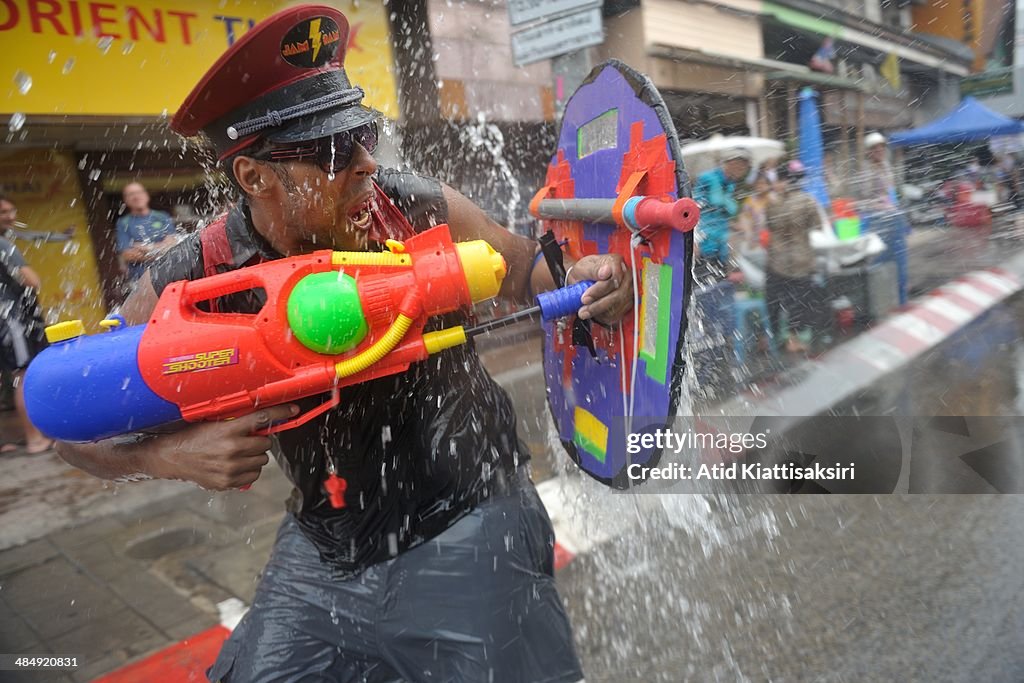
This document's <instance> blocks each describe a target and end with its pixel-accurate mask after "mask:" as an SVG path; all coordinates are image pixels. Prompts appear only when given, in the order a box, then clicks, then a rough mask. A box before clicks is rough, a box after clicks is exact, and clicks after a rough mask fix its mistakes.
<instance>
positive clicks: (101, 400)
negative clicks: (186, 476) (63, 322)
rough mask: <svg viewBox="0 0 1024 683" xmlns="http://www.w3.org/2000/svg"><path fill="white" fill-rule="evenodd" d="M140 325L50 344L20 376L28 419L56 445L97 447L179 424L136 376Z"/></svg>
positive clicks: (175, 413)
mask: <svg viewBox="0 0 1024 683" xmlns="http://www.w3.org/2000/svg"><path fill="white" fill-rule="evenodd" d="M145 330H146V327H145V326H144V325H138V326H135V327H121V328H118V329H115V330H114V331H112V332H107V333H104V334H97V335H91V336H76V337H73V338H71V339H67V340H64V341H58V342H55V343H53V344H51V345H50V346H49V347H48V348H46V349H45V350H43V352H42V353H40V354H39V355H38V356H36V357H35V359H34V360H33V361H32V363H31V364H30V365H29V367H28V370H27V371H26V373H25V407H26V410H27V411H28V416H29V419H30V420H32V423H33V424H34V425H35V426H36V427H38V428H39V430H40V431H42V432H43V433H44V434H46V435H47V436H50V437H52V438H54V439H59V440H61V441H78V442H86V441H99V440H100V439H106V438H108V437H111V436H116V435H118V434H126V433H129V432H136V431H140V430H143V429H148V428H150V427H155V426H157V425H161V424H166V423H168V422H174V421H176V420H180V419H181V411H180V410H178V407H177V406H176V405H174V404H173V403H171V402H169V401H165V400H164V399H162V398H160V397H159V396H157V395H156V394H155V393H153V392H152V391H151V390H150V388H149V387H148V386H146V383H145V382H144V381H143V379H142V375H141V374H140V373H139V363H138V350H139V341H140V340H141V339H142V333H143V332H145Z"/></svg>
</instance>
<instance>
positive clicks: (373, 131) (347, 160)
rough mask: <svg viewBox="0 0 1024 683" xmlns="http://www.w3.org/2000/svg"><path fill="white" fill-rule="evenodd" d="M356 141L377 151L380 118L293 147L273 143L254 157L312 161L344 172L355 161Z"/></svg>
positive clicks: (326, 171) (266, 159)
mask: <svg viewBox="0 0 1024 683" xmlns="http://www.w3.org/2000/svg"><path fill="white" fill-rule="evenodd" d="M356 143H358V144H359V146H361V147H362V148H363V149H365V150H366V151H367V152H369V153H370V154H373V152H374V150H375V149H377V123H376V121H373V122H370V123H365V124H363V125H361V126H359V127H358V128H353V129H352V130H346V131H343V132H341V133H335V134H334V135H330V136H328V137H325V138H317V139H316V140H307V141H303V142H300V143H297V144H295V145H292V146H290V147H271V148H270V149H269V150H267V151H264V152H260V153H259V154H255V155H253V158H254V159H259V160H261V161H308V162H313V163H315V164H316V165H317V166H319V167H320V168H321V169H323V171H324V173H340V172H341V171H344V170H345V169H346V168H348V165H349V164H351V163H352V155H353V154H355V149H356Z"/></svg>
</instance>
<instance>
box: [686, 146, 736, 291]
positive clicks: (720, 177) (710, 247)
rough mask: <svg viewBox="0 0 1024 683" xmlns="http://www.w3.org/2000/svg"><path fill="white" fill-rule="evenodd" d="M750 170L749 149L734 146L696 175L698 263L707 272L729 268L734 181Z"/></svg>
mask: <svg viewBox="0 0 1024 683" xmlns="http://www.w3.org/2000/svg"><path fill="white" fill-rule="evenodd" d="M748 173H750V152H749V151H747V150H746V149H743V148H742V147H734V148H732V149H729V150H726V151H725V153H723V154H722V164H721V166H720V167H719V168H715V169H712V170H710V171H707V172H705V173H702V174H700V176H698V177H697V182H696V184H695V185H694V189H693V196H694V199H696V200H697V203H698V204H700V206H701V217H700V224H699V225H698V227H697V235H696V243H697V259H698V264H699V265H701V266H702V267H703V269H704V270H705V271H706V272H709V273H712V274H714V275H718V276H721V275H724V274H725V273H726V272H728V269H729V268H728V260H729V225H730V223H731V222H732V221H733V220H735V218H736V216H737V215H738V214H739V204H738V203H737V201H736V183H739V182H740V181H742V180H743V179H744V178H746V177H747V174H748Z"/></svg>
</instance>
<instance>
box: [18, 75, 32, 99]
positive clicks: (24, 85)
mask: <svg viewBox="0 0 1024 683" xmlns="http://www.w3.org/2000/svg"><path fill="white" fill-rule="evenodd" d="M14 83H15V85H17V86H18V92H19V93H21V94H22V95H27V94H28V91H29V90H31V89H32V77H31V76H29V75H28V74H27V73H25V72H24V71H21V70H20V69H19V70H18V71H16V72H15V73H14Z"/></svg>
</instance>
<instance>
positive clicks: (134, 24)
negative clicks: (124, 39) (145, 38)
mask: <svg viewBox="0 0 1024 683" xmlns="http://www.w3.org/2000/svg"><path fill="white" fill-rule="evenodd" d="M126 16H127V19H128V35H129V36H131V38H132V40H138V39H139V26H138V25H139V24H142V25H143V26H144V27H145V28H146V32H147V33H149V35H150V37H151V38H152V39H153V40H155V41H156V42H158V43H166V42H167V36H166V34H165V33H164V15H163V13H162V12H161V11H160V10H158V9H155V10H153V23H152V25H151V24H150V23H149V22H147V21H146V20H145V19H143V17H142V13H141V12H139V10H138V9H137V8H135V7H132V6H130V5H129V6H128V8H127V12H126Z"/></svg>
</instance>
